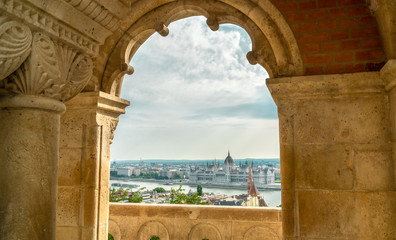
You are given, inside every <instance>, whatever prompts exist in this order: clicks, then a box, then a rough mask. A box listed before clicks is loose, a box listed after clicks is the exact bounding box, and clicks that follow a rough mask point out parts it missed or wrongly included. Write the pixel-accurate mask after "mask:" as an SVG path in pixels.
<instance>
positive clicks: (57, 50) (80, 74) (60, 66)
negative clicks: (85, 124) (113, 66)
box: [0, 18, 93, 102]
mask: <svg viewBox="0 0 396 240" xmlns="http://www.w3.org/2000/svg"><path fill="white" fill-rule="evenodd" d="M0 29H3V30H4V31H3V34H2V35H1V37H0V43H1V45H3V44H4V45H7V46H9V47H8V48H2V49H0V60H1V61H0V67H1V68H0V69H2V70H1V72H0V94H1V95H6V94H11V95H20V94H22V95H34V96H42V97H47V98H52V99H55V100H58V101H61V102H65V101H67V100H69V99H71V98H72V97H74V96H75V95H77V94H78V93H79V92H81V91H82V90H83V88H84V87H85V85H86V84H87V82H88V81H89V80H90V78H91V76H92V68H93V63H92V59H91V58H90V57H87V56H86V55H84V54H83V53H81V52H79V51H78V50H77V49H75V48H73V47H72V46H70V45H68V44H65V43H63V42H61V41H57V40H54V39H52V38H50V37H49V36H48V35H46V34H45V33H42V32H34V33H32V32H31V30H30V29H29V28H28V27H26V26H25V25H23V24H20V23H18V22H17V21H14V20H8V19H5V18H0Z"/></svg>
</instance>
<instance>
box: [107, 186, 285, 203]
mask: <svg viewBox="0 0 396 240" xmlns="http://www.w3.org/2000/svg"><path fill="white" fill-rule="evenodd" d="M113 183H127V184H134V185H139V187H138V188H133V189H132V190H137V189H139V188H142V187H145V188H146V189H148V190H152V189H154V188H156V187H163V188H164V189H165V190H170V189H171V188H173V189H177V188H179V185H164V184H162V183H160V182H144V181H135V180H131V181H120V180H110V186H111V184H113ZM111 188H114V187H111ZM115 188H117V187H115ZM182 188H183V189H184V192H185V193H187V192H189V191H190V189H191V191H193V192H195V191H197V188H196V187H190V186H188V185H183V187H182ZM203 192H205V193H216V194H226V195H228V196H232V195H239V194H246V193H247V190H242V189H229V188H218V187H203ZM260 195H261V196H262V197H264V200H265V202H266V203H267V205H268V206H269V207H276V206H279V205H280V204H281V191H280V190H275V191H273V190H260Z"/></svg>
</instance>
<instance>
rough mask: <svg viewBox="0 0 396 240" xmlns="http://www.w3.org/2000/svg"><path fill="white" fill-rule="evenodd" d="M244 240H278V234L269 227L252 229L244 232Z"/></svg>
mask: <svg viewBox="0 0 396 240" xmlns="http://www.w3.org/2000/svg"><path fill="white" fill-rule="evenodd" d="M243 239H244V240H256V239H257V240H279V236H278V234H276V232H274V230H272V229H271V228H269V227H264V226H259V227H252V228H250V229H249V230H247V231H246V233H245V235H244V236H243Z"/></svg>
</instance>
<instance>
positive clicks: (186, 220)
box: [109, 203, 282, 240]
mask: <svg viewBox="0 0 396 240" xmlns="http://www.w3.org/2000/svg"><path fill="white" fill-rule="evenodd" d="M281 219H282V217H281V209H280V208H253V207H217V206H197V205H173V204H172V205H166V204H163V205H149V204H128V203H111V204H110V218H109V233H110V234H112V235H113V237H114V239H115V240H121V239H137V240H146V239H150V238H151V237H153V236H158V237H160V239H161V240H170V239H183V240H184V239H185V240H187V239H190V240H196V239H199V240H201V239H210V240H221V239H224V240H225V239H233V240H276V239H282V223H281Z"/></svg>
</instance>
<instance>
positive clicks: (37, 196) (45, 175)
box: [0, 95, 65, 240]
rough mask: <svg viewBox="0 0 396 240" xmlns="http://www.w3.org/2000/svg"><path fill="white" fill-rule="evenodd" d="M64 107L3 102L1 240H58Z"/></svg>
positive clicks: (23, 99) (31, 100) (14, 99)
mask: <svg viewBox="0 0 396 240" xmlns="http://www.w3.org/2000/svg"><path fill="white" fill-rule="evenodd" d="M64 110H65V106H64V104H63V103H61V102H59V101H57V100H53V99H49V98H45V97H34V96H23V95H19V96H18V95H17V96H1V97H0V122H1V131H0V146H1V148H0V239H37V240H38V239H55V223H56V221H55V220H56V219H55V216H56V215H55V214H56V192H57V168H58V147H59V120H60V112H62V111H64Z"/></svg>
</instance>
